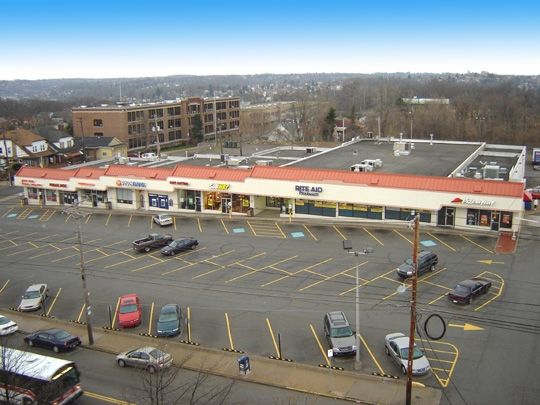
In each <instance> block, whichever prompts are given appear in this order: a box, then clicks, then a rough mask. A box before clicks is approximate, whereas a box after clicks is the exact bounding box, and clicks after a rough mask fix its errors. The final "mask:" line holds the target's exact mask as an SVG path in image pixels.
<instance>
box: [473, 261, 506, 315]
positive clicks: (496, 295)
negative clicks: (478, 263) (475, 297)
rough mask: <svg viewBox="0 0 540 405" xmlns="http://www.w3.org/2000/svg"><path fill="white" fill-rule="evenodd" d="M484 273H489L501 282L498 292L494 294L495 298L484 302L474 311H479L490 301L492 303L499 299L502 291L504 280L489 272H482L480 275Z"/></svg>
mask: <svg viewBox="0 0 540 405" xmlns="http://www.w3.org/2000/svg"><path fill="white" fill-rule="evenodd" d="M484 273H489V274H492V275H494V276H496V277H498V278H499V279H500V280H501V281H500V283H501V285H500V286H499V288H498V291H497V293H496V294H495V296H494V297H493V298H491V299H489V300H488V301H486V302H484V303H483V304H482V305H480V306H479V307H478V308H475V309H474V310H475V311H479V310H480V309H482V308H484V307H485V306H486V305H487V304H489V303H490V302H491V301H493V300H495V299H497V298H499V297H500V296H501V294H502V291H503V289H504V279H503V278H502V277H501V276H499V275H497V274H495V273H491V272H489V271H485V272H483V273H481V274H484Z"/></svg>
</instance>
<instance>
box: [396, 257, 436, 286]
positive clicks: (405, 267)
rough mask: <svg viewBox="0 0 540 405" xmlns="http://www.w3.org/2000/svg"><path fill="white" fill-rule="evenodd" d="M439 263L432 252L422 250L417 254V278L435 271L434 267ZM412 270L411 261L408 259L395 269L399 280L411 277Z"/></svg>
mask: <svg viewBox="0 0 540 405" xmlns="http://www.w3.org/2000/svg"><path fill="white" fill-rule="evenodd" d="M437 263H439V258H438V257H437V255H436V254H435V253H433V252H429V251H427V250H422V251H421V252H419V253H418V274H417V275H418V276H421V275H422V274H424V273H427V272H428V271H433V270H435V266H436V265H437ZM413 270H414V265H413V260H412V258H409V259H407V260H405V261H404V262H403V263H402V264H401V265H400V266H399V267H398V268H397V269H396V271H397V275H398V276H399V277H400V278H401V279H406V278H409V277H412V275H413Z"/></svg>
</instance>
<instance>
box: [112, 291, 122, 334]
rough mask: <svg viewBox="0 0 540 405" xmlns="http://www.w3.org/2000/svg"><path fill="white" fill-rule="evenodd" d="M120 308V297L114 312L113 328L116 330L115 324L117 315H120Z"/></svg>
mask: <svg viewBox="0 0 540 405" xmlns="http://www.w3.org/2000/svg"><path fill="white" fill-rule="evenodd" d="M119 306H120V297H118V301H116V309H115V310H114V316H113V320H112V327H113V328H114V324H115V323H116V315H117V314H118V307H119Z"/></svg>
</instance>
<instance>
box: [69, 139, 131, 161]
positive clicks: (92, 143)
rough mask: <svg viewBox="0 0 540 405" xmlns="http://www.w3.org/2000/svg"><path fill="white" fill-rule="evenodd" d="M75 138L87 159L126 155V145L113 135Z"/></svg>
mask: <svg viewBox="0 0 540 405" xmlns="http://www.w3.org/2000/svg"><path fill="white" fill-rule="evenodd" d="M75 139H76V141H77V142H78V143H79V144H80V146H81V148H82V149H83V150H84V154H85V159H86V160H87V161H89V160H102V159H111V158H113V157H117V156H118V157H120V156H124V157H125V156H127V145H126V144H125V143H123V142H122V141H121V140H120V139H118V138H116V137H114V136H85V137H84V138H75Z"/></svg>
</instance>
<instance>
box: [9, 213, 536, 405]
mask: <svg viewBox="0 0 540 405" xmlns="http://www.w3.org/2000/svg"><path fill="white" fill-rule="evenodd" d="M3 209H4V211H3V212H2V213H0V225H1V227H2V230H3V234H2V236H1V241H0V254H1V257H0V265H2V268H3V271H2V275H1V276H0V289H1V290H2V291H1V292H0V307H3V308H8V307H10V306H16V305H17V303H18V300H19V299H20V295H21V293H22V292H23V291H24V289H25V288H26V287H27V286H28V285H29V284H30V283H34V282H47V283H48V284H49V286H50V289H51V293H52V294H51V297H50V299H49V300H48V303H47V312H48V313H49V315H51V316H55V317H57V318H61V319H72V320H81V319H82V318H81V317H82V314H83V309H84V308H83V306H82V302H83V300H82V297H81V294H82V293H81V285H80V275H79V269H78V265H79V252H78V246H77V244H76V234H75V230H76V223H75V221H74V220H73V218H70V217H68V216H66V215H63V214H61V213H58V212H55V211H52V210H47V209H46V208H43V209H41V208H35V209H31V208H30V209H28V208H26V207H17V206H13V207H8V206H3ZM536 229H537V228H533V227H530V228H526V231H527V232H525V233H524V234H522V235H521V238H520V240H519V243H518V249H517V251H516V253H515V254H510V255H497V254H495V245H496V242H497V240H496V238H493V237H490V236H487V235H478V234H465V233H459V232H443V231H441V230H434V229H432V228H428V227H421V241H422V246H423V248H424V249H431V250H433V251H434V252H436V253H437V254H438V255H439V266H438V268H437V269H436V271H434V272H433V273H428V274H426V275H424V276H422V277H421V278H420V281H419V313H420V316H421V318H420V319H419V325H420V326H421V325H422V323H423V322H424V321H425V319H426V318H427V316H429V315H430V314H432V313H439V314H441V315H442V316H443V317H444V318H445V320H446V321H447V322H448V324H449V327H448V330H447V333H446V335H445V336H444V338H443V339H441V340H440V341H429V340H419V341H418V344H419V345H420V346H421V347H422V348H423V349H424V350H425V352H426V355H427V356H428V358H429V359H430V362H431V365H432V367H433V372H432V373H430V374H428V375H426V376H424V377H420V378H419V379H418V381H420V382H422V383H423V384H426V385H429V386H433V387H440V388H442V389H444V392H445V401H446V403H448V404H457V403H468V404H475V403H478V404H481V403H524V404H528V403H531V404H532V403H538V402H540V395H539V392H538V390H537V389H536V388H535V377H534V376H537V375H538V371H537V365H536V364H535V362H534V356H531V353H535V351H536V350H537V349H536V347H537V344H536V341H537V336H538V329H539V320H540V314H539V311H538V306H537V302H538V301H537V294H538V286H539V285H540V280H539V276H538V273H537V272H536V271H535V269H536V268H537V265H536V263H538V261H539V257H538V255H539V254H538V249H537V246H538V232H537V230H536ZM82 230H83V232H82V234H83V241H84V248H83V251H84V258H85V263H86V265H85V268H86V270H87V274H88V286H89V289H90V291H91V296H90V301H91V304H92V311H93V324H94V327H101V326H103V325H107V324H109V323H110V320H109V315H108V308H109V307H110V308H111V310H112V312H113V313H114V310H115V308H116V305H117V302H118V297H119V296H120V295H121V294H124V293H130V292H135V293H137V294H139V295H140V297H141V299H142V302H143V305H144V309H143V324H142V325H141V326H140V327H138V328H136V329H135V330H130V331H126V333H150V334H152V333H153V332H154V330H155V316H156V312H157V311H158V310H159V308H160V306H161V305H163V304H165V303H168V302H178V303H179V304H180V305H181V306H182V307H183V308H184V310H185V312H186V313H187V307H189V313H190V331H191V340H193V341H196V342H198V343H200V344H201V345H204V346H208V347H213V348H228V349H234V350H241V351H245V352H247V353H256V354H259V355H266V356H270V355H273V356H276V355H277V354H278V349H279V348H278V344H277V341H278V336H279V341H280V343H281V348H282V353H283V357H287V358H290V359H292V360H294V361H296V362H301V363H307V364H313V365H317V364H323V365H330V364H331V365H333V366H338V367H343V368H345V369H347V370H353V369H354V360H353V359H348V358H344V359H341V358H340V359H334V360H332V361H331V360H330V359H328V358H327V357H326V349H327V344H326V342H325V338H324V335H323V333H322V317H323V315H324V313H325V312H327V311H330V310H343V311H345V313H346V314H347V316H348V318H349V320H350V321H351V322H352V323H353V322H354V319H355V299H354V295H355V294H354V290H355V277H354V274H355V268H356V265H357V263H356V262H355V259H354V256H352V255H347V254H346V253H345V252H344V251H343V249H342V241H343V240H344V239H349V240H351V241H353V245H354V248H355V249H362V248H363V247H367V246H370V247H373V248H374V252H373V253H372V254H369V255H367V256H365V257H363V256H362V257H359V261H358V268H359V271H360V280H359V284H360V287H359V291H360V308H361V310H360V313H361V316H360V325H359V327H358V328H357V330H358V331H359V333H360V335H361V339H362V350H361V360H362V364H361V370H362V372H366V373H372V372H378V373H386V374H392V375H396V376H400V377H401V378H403V376H402V375H400V374H401V373H400V370H399V368H398V367H397V366H396V365H395V364H393V363H392V362H391V361H390V360H389V359H388V358H387V357H386V356H385V355H384V347H383V338H384V335H386V334H387V333H391V332H397V331H401V332H404V333H407V332H408V326H409V316H408V313H409V312H408V311H409V308H408V301H409V291H410V290H409V289H408V284H406V285H405V287H406V290H405V293H404V294H400V293H398V292H397V288H398V287H399V286H401V285H402V283H401V282H400V281H399V280H398V279H397V278H396V276H395V268H396V267H397V266H398V265H399V264H400V263H401V262H402V261H403V260H404V259H405V258H407V257H409V256H410V255H411V247H412V231H410V230H408V229H406V228H403V227H400V228H389V227H372V226H364V225H346V224H336V225H328V224H316V223H313V224H303V223H295V222H294V221H293V222H292V223H288V222H279V223H278V222H274V221H262V220H258V219H245V218H242V219H237V218H235V217H233V218H228V217H224V218H221V217H219V218H208V217H202V218H196V217H180V216H178V217H175V225H174V226H173V227H169V228H167V229H157V228H156V227H155V225H153V224H152V223H151V222H150V220H149V217H141V216H136V215H130V214H124V215H122V214H120V213H117V214H115V215H109V213H99V214H97V213H93V214H91V215H89V216H87V217H85V218H84V219H83V221H82ZM149 232H168V233H172V234H173V235H174V236H175V237H186V236H189V237H195V238H197V239H198V240H199V242H200V245H199V247H198V248H197V249H196V250H194V251H189V252H186V253H183V254H181V255H177V256H175V257H171V258H168V257H161V256H160V254H159V252H157V251H153V252H151V253H149V254H136V253H134V252H133V251H132V249H131V245H130V244H131V241H132V240H134V239H136V238H138V237H142V236H144V235H146V234H148V233H149ZM474 276H481V277H485V278H489V279H490V280H492V283H493V287H492V290H491V291H490V293H489V294H488V295H486V296H484V297H481V298H480V299H479V300H478V301H475V302H474V303H473V304H471V305H469V306H455V305H454V304H452V303H450V302H449V301H448V300H447V298H446V296H445V294H446V293H447V291H449V290H450V289H451V288H453V287H454V286H455V285H456V283H457V282H459V281H461V280H463V279H465V278H470V277H474ZM113 320H114V321H115V322H116V320H115V319H113ZM469 325H472V327H471V326H469ZM113 326H115V327H116V326H117V325H116V324H115V325H113ZM474 326H476V327H477V328H474ZM185 329H186V331H185V332H184V334H183V335H182V336H181V338H182V339H186V338H187V335H186V334H187V328H185ZM422 337H423V338H425V335H424V334H422ZM494 353H496V355H494ZM96 367H97V365H96ZM502 369H504V370H505V372H504V373H502V372H501V371H500V370H502ZM112 394H114V395H118V393H111V395H112ZM105 395H106V393H105ZM501 401H502V402H501Z"/></svg>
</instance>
